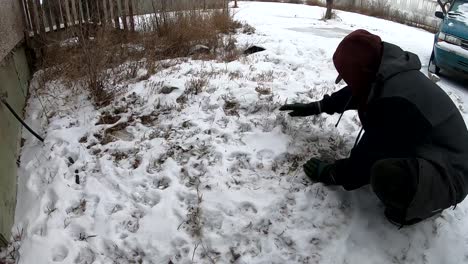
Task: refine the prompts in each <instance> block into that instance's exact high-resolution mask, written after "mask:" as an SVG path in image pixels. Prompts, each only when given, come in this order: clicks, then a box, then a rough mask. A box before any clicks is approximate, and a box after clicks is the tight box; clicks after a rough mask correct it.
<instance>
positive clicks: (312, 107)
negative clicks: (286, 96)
mask: <svg viewBox="0 0 468 264" xmlns="http://www.w3.org/2000/svg"><path fill="white" fill-rule="evenodd" d="M279 110H280V111H292V112H290V113H289V115H290V116H311V115H318V114H321V113H322V109H321V105H320V102H312V103H310V104H299V103H297V104H285V105H283V106H282V107H280V109H279Z"/></svg>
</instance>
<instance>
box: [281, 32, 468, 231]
mask: <svg viewBox="0 0 468 264" xmlns="http://www.w3.org/2000/svg"><path fill="white" fill-rule="evenodd" d="M333 62H334V64H335V67H336V69H337V71H338V74H339V76H338V78H337V83H338V82H339V81H341V80H344V81H345V82H346V84H347V85H348V86H347V87H345V88H343V89H341V90H339V91H338V92H336V93H334V94H332V95H331V96H329V95H326V96H325V97H324V98H323V99H322V100H321V101H317V102H312V103H309V104H287V105H284V106H282V107H281V108H280V110H281V111H290V112H289V115H291V116H310V115H318V114H321V113H327V114H330V115H331V114H335V113H341V114H342V113H343V112H344V111H347V110H357V111H358V114H359V118H360V120H361V123H362V126H363V130H364V131H365V133H364V134H363V136H362V138H361V139H360V141H359V142H358V143H357V144H356V145H355V147H354V148H353V150H352V151H351V155H350V157H349V158H347V159H342V160H337V161H336V162H334V163H332V164H328V163H326V162H323V161H320V160H318V159H315V158H312V159H311V160H309V161H308V162H307V163H306V164H305V165H304V170H305V173H306V175H307V176H308V177H310V178H311V179H312V180H313V181H318V182H323V183H324V184H328V185H341V186H343V188H344V189H346V190H354V189H357V188H360V187H362V186H364V185H367V184H371V186H372V189H373V191H374V192H375V194H376V195H377V196H378V198H379V199H380V200H381V201H382V203H383V204H384V205H385V216H386V217H387V219H389V220H390V221H391V222H393V223H395V224H398V225H411V224H414V223H417V222H419V221H421V220H423V219H426V218H428V217H430V216H433V215H435V214H438V213H440V212H441V211H442V210H444V209H446V208H448V207H450V206H455V205H456V204H458V203H460V202H461V201H463V199H464V198H465V196H466V195H467V191H468V131H467V128H466V125H465V122H464V120H463V118H462V116H461V114H460V112H459V111H458V109H457V107H456V106H455V104H454V103H453V102H452V101H451V99H450V98H449V97H448V95H447V94H446V93H445V92H444V91H443V90H442V89H441V88H440V87H439V86H437V85H436V84H435V83H433V82H432V81H431V80H429V79H428V78H427V77H426V76H425V75H424V74H423V73H421V72H420V69H421V62H420V61H419V58H418V56H417V55H415V54H413V53H411V52H407V51H403V50H402V49H401V48H400V47H398V46H396V45H393V44H390V43H386V42H382V41H381V39H380V37H378V36H376V35H373V34H371V33H369V32H367V31H365V30H356V31H354V32H352V33H351V34H349V35H348V36H347V37H345V38H344V39H343V41H342V42H341V43H340V44H339V46H338V48H337V49H336V51H335V54H334V55H333ZM361 132H362V131H361Z"/></svg>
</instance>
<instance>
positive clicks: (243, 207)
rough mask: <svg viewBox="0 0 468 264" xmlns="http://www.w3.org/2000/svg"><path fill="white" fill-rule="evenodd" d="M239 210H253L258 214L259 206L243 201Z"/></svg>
mask: <svg viewBox="0 0 468 264" xmlns="http://www.w3.org/2000/svg"><path fill="white" fill-rule="evenodd" d="M239 211H241V212H244V213H246V212H252V213H254V214H256V213H257V208H256V207H255V205H254V204H253V203H251V202H242V203H240V205H239Z"/></svg>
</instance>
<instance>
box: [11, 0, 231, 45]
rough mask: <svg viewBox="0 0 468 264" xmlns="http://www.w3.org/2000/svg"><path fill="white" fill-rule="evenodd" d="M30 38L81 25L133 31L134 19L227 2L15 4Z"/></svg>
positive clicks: (59, 0)
mask: <svg viewBox="0 0 468 264" xmlns="http://www.w3.org/2000/svg"><path fill="white" fill-rule="evenodd" d="M18 1H20V2H21V4H22V8H23V11H24V16H23V18H24V21H25V24H26V30H27V32H28V33H29V36H30V37H34V36H45V34H46V33H48V32H54V31H60V30H63V29H67V28H70V27H74V26H77V25H82V24H94V25H108V26H113V27H115V28H117V29H123V30H130V31H134V30H135V19H134V16H135V15H142V14H148V13H153V12H160V11H171V10H184V9H207V8H209V9H211V8H224V7H225V4H226V2H227V0H18Z"/></svg>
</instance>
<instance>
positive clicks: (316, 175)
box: [304, 158, 336, 185]
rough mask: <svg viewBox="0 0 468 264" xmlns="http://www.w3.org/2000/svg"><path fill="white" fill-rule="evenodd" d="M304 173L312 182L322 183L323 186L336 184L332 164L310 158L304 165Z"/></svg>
mask: <svg viewBox="0 0 468 264" xmlns="http://www.w3.org/2000/svg"><path fill="white" fill-rule="evenodd" d="M304 172H305V174H306V175H307V176H308V177H309V178H310V179H311V180H312V181H314V182H323V183H324V184H325V185H335V184H336V182H335V178H334V177H333V175H334V174H335V169H334V165H333V164H329V163H327V162H323V161H321V160H319V159H316V158H312V159H310V160H309V161H307V162H306V164H304Z"/></svg>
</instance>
